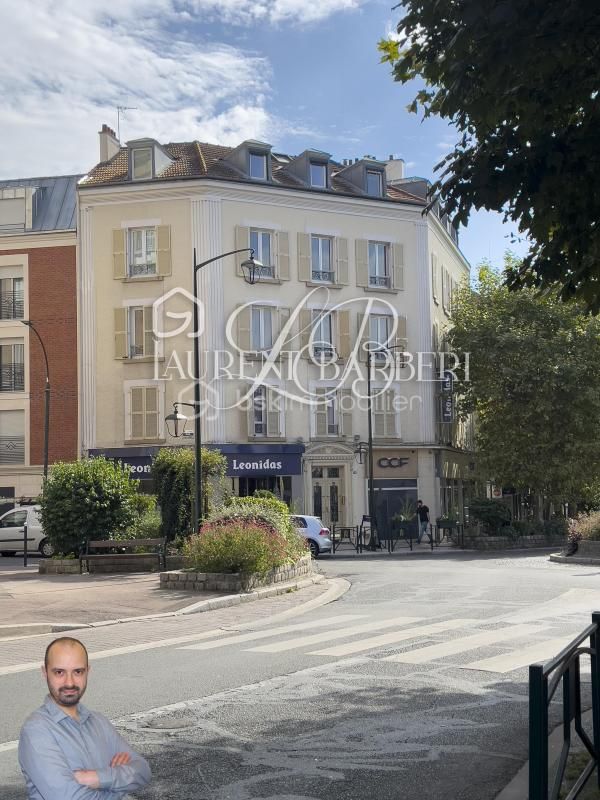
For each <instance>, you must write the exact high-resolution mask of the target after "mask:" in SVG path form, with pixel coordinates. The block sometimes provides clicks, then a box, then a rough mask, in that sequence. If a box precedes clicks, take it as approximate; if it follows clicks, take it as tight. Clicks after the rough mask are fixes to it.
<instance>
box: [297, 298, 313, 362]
mask: <svg viewBox="0 0 600 800" xmlns="http://www.w3.org/2000/svg"><path fill="white" fill-rule="evenodd" d="M299 317H300V349H301V351H302V357H303V358H310V350H309V344H310V337H311V334H312V328H313V318H312V311H310V310H309V309H308V308H302V309H301V310H300V315H299Z"/></svg>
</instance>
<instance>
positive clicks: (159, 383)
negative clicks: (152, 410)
mask: <svg viewBox="0 0 600 800" xmlns="http://www.w3.org/2000/svg"><path fill="white" fill-rule="evenodd" d="M150 388H156V389H158V437H157V438H158V439H159V440H161V439H164V438H165V381H163V380H153V379H148V380H143V379H142V380H129V381H123V392H124V404H125V441H132V439H133V437H132V422H133V420H132V418H131V390H132V389H150ZM136 441H138V440H136ZM139 441H144V440H143V439H140V440H139ZM147 441H154V440H153V439H148V440H147Z"/></svg>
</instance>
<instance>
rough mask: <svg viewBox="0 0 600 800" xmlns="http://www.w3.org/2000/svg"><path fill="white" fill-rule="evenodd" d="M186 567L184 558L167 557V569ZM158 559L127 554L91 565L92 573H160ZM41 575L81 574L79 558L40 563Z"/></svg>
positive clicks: (48, 560)
mask: <svg viewBox="0 0 600 800" xmlns="http://www.w3.org/2000/svg"><path fill="white" fill-rule="evenodd" d="M184 566H185V559H184V558H183V556H167V569H181V568H182V567H184ZM159 571H160V570H159V567H158V559H157V557H156V556H155V555H152V554H151V553H149V554H148V556H147V557H146V558H139V557H135V558H128V557H127V555H126V554H123V555H120V556H116V557H115V558H114V559H111V558H105V559H103V560H102V561H96V562H93V561H92V562H91V563H90V573H94V574H98V573H102V574H103V575H106V574H115V573H122V572H159ZM38 572H39V573H40V575H72V574H79V559H78V558H63V559H59V558H47V559H44V560H40V561H39V566H38Z"/></svg>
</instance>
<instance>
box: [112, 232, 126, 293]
mask: <svg viewBox="0 0 600 800" xmlns="http://www.w3.org/2000/svg"><path fill="white" fill-rule="evenodd" d="M126 235H127V231H125V230H123V228H115V229H114V230H113V232H112V236H113V278H115V280H118V279H120V278H126V277H127V263H126V258H125V256H126V247H125V243H126Z"/></svg>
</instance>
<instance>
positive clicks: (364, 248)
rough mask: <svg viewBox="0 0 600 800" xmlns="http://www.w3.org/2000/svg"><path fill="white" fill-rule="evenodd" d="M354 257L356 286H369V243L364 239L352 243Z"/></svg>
mask: <svg viewBox="0 0 600 800" xmlns="http://www.w3.org/2000/svg"><path fill="white" fill-rule="evenodd" d="M354 250H355V257H356V285H357V286H365V287H366V286H368V285H369V243H368V241H367V240H366V239H357V240H356V242H355V243H354Z"/></svg>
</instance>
